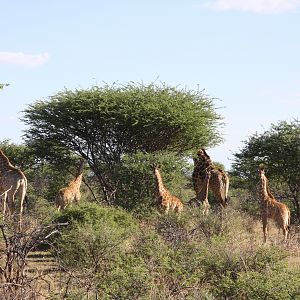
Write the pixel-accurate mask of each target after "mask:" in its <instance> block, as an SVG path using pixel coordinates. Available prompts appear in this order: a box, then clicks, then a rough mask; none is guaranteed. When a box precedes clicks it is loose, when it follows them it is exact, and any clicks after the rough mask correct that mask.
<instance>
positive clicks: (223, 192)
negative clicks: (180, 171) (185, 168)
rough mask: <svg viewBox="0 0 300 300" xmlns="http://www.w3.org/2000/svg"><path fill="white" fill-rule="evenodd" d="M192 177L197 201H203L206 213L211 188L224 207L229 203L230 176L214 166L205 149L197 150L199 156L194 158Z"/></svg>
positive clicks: (205, 212)
mask: <svg viewBox="0 0 300 300" xmlns="http://www.w3.org/2000/svg"><path fill="white" fill-rule="evenodd" d="M192 179H193V185H194V189H195V192H196V201H197V202H200V203H203V205H204V211H203V213H204V214H207V213H208V208H209V202H208V190H209V189H210V190H211V191H212V192H213V194H214V195H215V197H216V198H217V199H218V201H219V202H220V204H221V205H222V207H225V206H226V205H227V202H228V189H229V178H228V176H227V174H226V173H225V172H224V171H223V170H221V169H218V168H216V167H215V166H214V164H213V162H212V160H211V158H210V157H209V155H208V154H207V153H206V151H205V150H204V149H200V150H199V151H198V152H197V158H194V171H193V175H192ZM192 200H194V199H192Z"/></svg>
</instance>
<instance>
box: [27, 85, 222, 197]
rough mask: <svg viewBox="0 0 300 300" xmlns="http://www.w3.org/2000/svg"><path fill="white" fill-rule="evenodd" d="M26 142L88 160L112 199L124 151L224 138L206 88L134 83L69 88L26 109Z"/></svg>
mask: <svg viewBox="0 0 300 300" xmlns="http://www.w3.org/2000/svg"><path fill="white" fill-rule="evenodd" d="M24 113H25V115H24V118H23V121H24V122H25V124H26V125H27V126H28V129H27V131H26V134H25V138H26V143H27V144H28V145H29V146H30V147H31V148H32V149H35V151H36V153H37V155H38V156H39V157H43V158H46V159H52V160H53V159H60V160H61V159H62V158H65V157H68V156H69V155H70V153H73V154H78V155H80V156H81V157H83V158H85V159H86V160H87V161H88V164H89V166H90V168H91V170H92V171H93V172H94V174H95V175H96V177H97V179H98V181H99V183H100V186H101V187H102V189H103V192H105V195H106V199H107V201H109V198H110V195H114V194H115V193H114V191H115V186H116V185H115V182H114V180H115V178H114V177H115V174H116V169H117V168H118V167H119V166H120V164H121V163H122V157H124V155H126V154H127V155H132V154H134V153H137V152H144V153H146V152H147V153H149V152H155V151H173V152H176V153H178V154H179V155H184V154H187V153H189V152H190V151H193V150H195V149H196V148H198V147H200V146H202V147H203V146H205V147H211V146H214V145H216V144H218V143H219V142H220V141H221V140H222V138H221V136H220V133H219V131H218V127H219V126H220V125H221V117H220V116H219V115H218V114H217V113H216V108H215V105H214V103H213V99H211V98H209V97H208V96H206V95H204V94H203V93H202V92H193V91H186V90H180V89H178V88H174V87H170V86H167V85H161V86H156V85H153V84H150V85H143V84H135V83H130V84H127V85H125V86H120V85H116V84H113V85H104V86H102V87H98V86H94V87H91V88H89V89H80V90H74V91H72V90H64V91H61V92H59V93H57V94H55V95H53V96H50V97H49V98H47V99H45V100H40V101H37V102H35V103H33V104H31V105H29V107H28V108H27V109H26V110H25V112H24Z"/></svg>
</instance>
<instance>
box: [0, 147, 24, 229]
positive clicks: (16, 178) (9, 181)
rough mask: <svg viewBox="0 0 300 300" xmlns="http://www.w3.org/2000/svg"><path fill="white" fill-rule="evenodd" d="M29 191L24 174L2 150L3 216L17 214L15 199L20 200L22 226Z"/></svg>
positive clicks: (0, 188) (0, 176)
mask: <svg viewBox="0 0 300 300" xmlns="http://www.w3.org/2000/svg"><path fill="white" fill-rule="evenodd" d="M26 191H27V178H26V177H25V175H24V173H23V172H22V171H21V170H20V169H18V168H16V167H14V166H13V165H12V164H11V163H10V161H9V159H8V157H7V156H6V155H5V154H4V153H3V151H2V150H1V149H0V192H1V198H2V207H3V215H5V214H6V208H7V207H8V213H9V214H13V213H14V212H15V197H16V196H17V197H19V199H20V224H19V226H20V227H21V223H22V214H23V209H24V200H25V197H26Z"/></svg>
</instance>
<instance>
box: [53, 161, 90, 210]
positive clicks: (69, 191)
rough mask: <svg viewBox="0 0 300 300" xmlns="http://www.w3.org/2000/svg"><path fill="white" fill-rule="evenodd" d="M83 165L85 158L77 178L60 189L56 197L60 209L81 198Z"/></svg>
mask: <svg viewBox="0 0 300 300" xmlns="http://www.w3.org/2000/svg"><path fill="white" fill-rule="evenodd" d="M83 167H84V160H83V159H82V160H81V162H80V165H79V168H78V171H77V174H76V176H75V178H74V179H73V180H71V181H70V182H69V184H68V186H66V187H63V188H61V189H60V190H59V191H58V194H57V196H56V199H55V203H56V207H57V210H58V211H60V210H61V209H65V208H66V207H67V206H68V205H69V204H71V203H72V202H76V203H78V202H79V200H80V198H81V194H80V186H81V182H82V173H83Z"/></svg>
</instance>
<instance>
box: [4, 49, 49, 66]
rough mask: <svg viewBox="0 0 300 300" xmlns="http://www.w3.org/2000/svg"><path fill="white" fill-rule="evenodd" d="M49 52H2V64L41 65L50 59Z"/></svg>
mask: <svg viewBox="0 0 300 300" xmlns="http://www.w3.org/2000/svg"><path fill="white" fill-rule="evenodd" d="M49 57H50V55H49V53H42V54H25V53H22V52H0V64H1V63H8V64H15V65H24V66H30V67H34V66H39V65H43V64H45V63H46V62H47V61H48V60H49Z"/></svg>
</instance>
